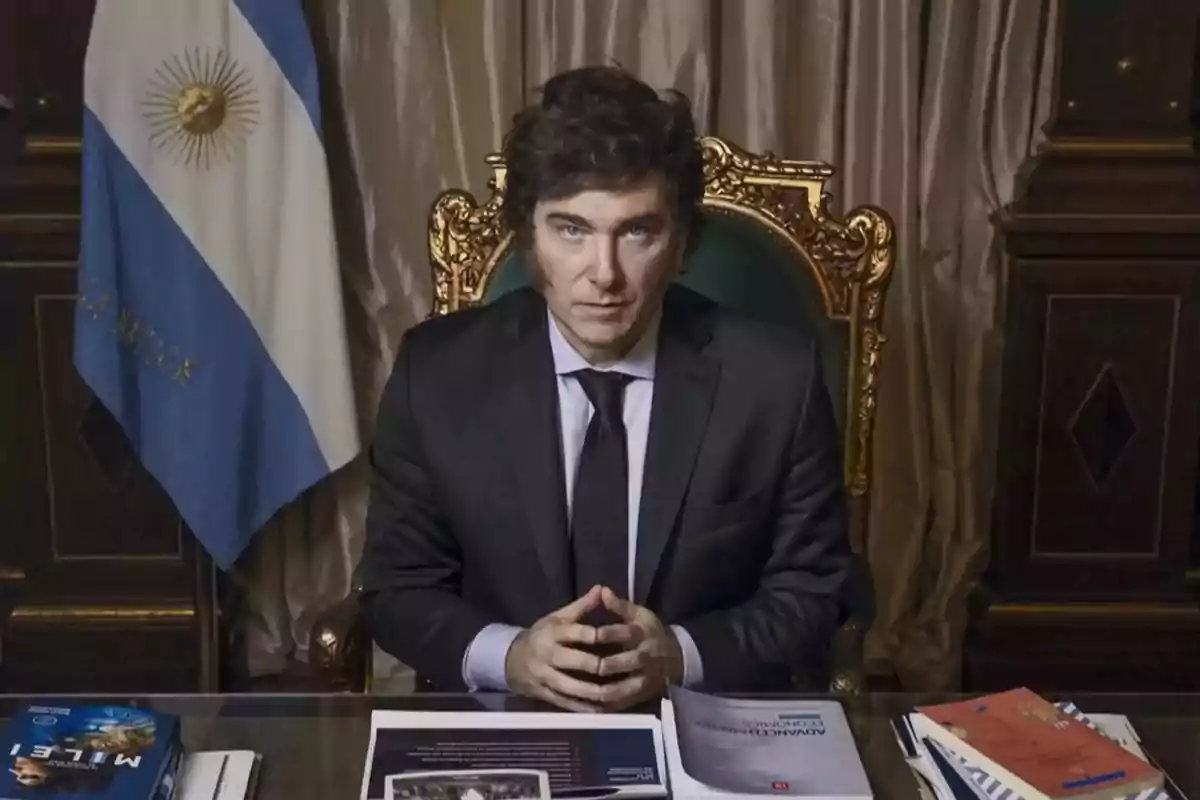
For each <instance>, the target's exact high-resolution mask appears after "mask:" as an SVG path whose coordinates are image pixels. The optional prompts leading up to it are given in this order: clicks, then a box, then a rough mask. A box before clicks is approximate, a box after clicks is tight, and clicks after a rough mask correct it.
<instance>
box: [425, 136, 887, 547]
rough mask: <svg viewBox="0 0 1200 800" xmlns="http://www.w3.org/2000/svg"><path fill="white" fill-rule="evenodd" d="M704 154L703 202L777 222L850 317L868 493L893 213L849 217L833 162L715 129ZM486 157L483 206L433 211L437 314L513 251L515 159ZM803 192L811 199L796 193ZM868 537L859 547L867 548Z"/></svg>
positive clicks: (476, 298)
mask: <svg viewBox="0 0 1200 800" xmlns="http://www.w3.org/2000/svg"><path fill="white" fill-rule="evenodd" d="M700 143H701V147H702V149H703V153H704V199H703V201H702V202H703V206H704V207H705V208H706V209H708V210H712V211H718V212H725V213H730V214H741V215H743V216H746V217H749V218H750V219H752V220H754V221H755V222H757V223H759V224H760V225H762V226H763V227H764V228H765V229H767V230H769V231H771V233H773V234H775V236H776V237H777V238H778V239H779V240H780V241H781V242H782V243H783V244H784V245H785V246H786V247H787V248H788V249H790V250H791V251H793V252H794V254H795V256H796V258H797V261H798V262H800V263H802V264H808V265H810V266H811V267H812V268H813V271H814V275H813V277H814V278H815V279H816V282H817V284H818V286H819V287H820V289H821V295H822V299H823V301H824V304H825V312H826V314H827V315H828V316H829V318H830V319H832V320H837V321H841V322H844V323H845V324H847V325H848V326H849V336H848V340H849V343H850V354H849V357H850V364H849V365H848V368H847V370H846V437H845V443H844V447H845V450H844V458H845V464H846V485H847V486H848V487H849V488H850V491H851V494H852V495H853V496H856V497H861V496H863V495H865V494H866V492H867V489H868V487H869V484H870V457H871V447H870V443H871V434H872V432H873V431H874V423H875V408H876V405H877V397H876V393H877V387H878V376H879V356H880V351H881V349H882V346H883V341H884V338H883V333H882V332H881V331H880V323H881V318H882V315H883V299H884V291H885V290H886V287H887V282H888V278H889V277H890V275H891V271H892V261H893V256H894V253H895V245H894V240H893V230H892V221H891V219H890V218H889V217H888V216H887V214H885V213H884V212H883V211H882V210H881V209H878V208H874V207H871V206H863V207H859V208H856V209H854V210H852V211H851V212H850V213H849V214H848V215H847V217H846V220H845V221H844V222H842V221H839V220H837V219H835V218H834V217H833V216H832V215H831V214H830V213H829V208H828V203H829V200H830V195H829V194H828V193H827V192H826V191H825V184H826V182H827V181H828V180H829V179H830V178H832V177H833V174H834V170H833V167H831V166H829V165H828V164H825V163H822V162H819V161H792V160H788V159H782V158H776V157H775V156H773V155H771V154H769V153H768V154H764V155H754V154H752V153H747V152H746V151H744V150H742V149H741V148H739V147H737V146H736V145H734V144H731V143H730V142H727V141H725V140H723V139H720V138H718V137H715V136H706V137H704V138H702V139H701V140H700ZM486 162H487V164H488V165H489V166H491V168H492V171H493V176H492V178H491V180H490V181H489V182H488V186H489V188H491V190H492V196H491V198H489V200H488V201H487V202H486V203H485V204H483V205H482V206H481V205H479V204H478V203H477V202H476V200H475V197H474V196H473V195H471V194H470V193H469V192H466V191H463V190H460V189H451V190H449V191H446V192H444V193H442V195H441V196H440V197H438V199H437V200H436V201H435V203H434V205H433V209H432V211H431V213H430V218H429V256H430V260H431V262H432V264H433V281H434V307H433V312H432V313H433V315H434V316H437V315H440V314H449V313H450V312H453V311H457V310H458V309H460V308H467V307H470V306H473V305H477V304H479V303H481V302H482V301H483V297H484V294H485V293H486V291H487V286H488V281H489V280H490V278H491V276H492V274H493V272H494V271H495V269H496V267H497V266H498V265H499V264H500V263H501V262H502V261H503V260H504V258H505V257H506V256H507V255H508V254H509V251H510V249H511V247H512V232H511V231H508V230H506V229H505V227H504V224H503V222H502V220H501V216H500V207H501V205H502V204H503V203H504V189H505V178H506V173H507V168H506V167H505V165H504V161H503V159H502V158H501V157H500V156H499V155H490V156H488V157H487V158H486ZM797 190H798V191H801V192H803V193H804V195H805V197H806V200H807V202H804V203H797V202H796V198H795V197H794V196H793V197H789V194H791V193H793V192H796V191H797ZM861 545H862V541H861V537H860V538H858V539H856V541H855V547H856V548H858V547H861Z"/></svg>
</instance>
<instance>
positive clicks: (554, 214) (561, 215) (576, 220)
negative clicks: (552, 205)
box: [546, 211, 592, 229]
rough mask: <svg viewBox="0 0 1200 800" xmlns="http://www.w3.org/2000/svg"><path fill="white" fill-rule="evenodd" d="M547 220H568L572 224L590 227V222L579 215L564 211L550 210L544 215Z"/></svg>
mask: <svg viewBox="0 0 1200 800" xmlns="http://www.w3.org/2000/svg"><path fill="white" fill-rule="evenodd" d="M546 220H547V221H548V222H568V223H570V224H572V225H578V226H579V227H581V228H589V229H590V228H591V227H592V223H591V222H589V221H587V220H586V219H584V218H583V217H581V216H579V215H578V214H571V213H568V212H566V211H551V212H550V213H548V214H547V215H546Z"/></svg>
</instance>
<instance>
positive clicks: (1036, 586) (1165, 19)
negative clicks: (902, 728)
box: [965, 0, 1200, 691]
mask: <svg viewBox="0 0 1200 800" xmlns="http://www.w3.org/2000/svg"><path fill="white" fill-rule="evenodd" d="M1060 11H1061V14H1062V17H1061V18H1060V20H1059V26H1060V27H1059V30H1060V32H1061V33H1060V35H1061V45H1060V49H1059V64H1058V69H1057V85H1056V92H1055V104H1054V109H1053V112H1052V115H1051V120H1050V122H1049V124H1048V126H1047V134H1048V136H1049V142H1048V144H1047V146H1046V148H1045V149H1044V151H1043V152H1042V153H1040V154H1039V155H1038V157H1037V158H1036V159H1034V160H1033V161H1032V162H1031V163H1030V164H1029V165H1028V169H1027V171H1026V174H1025V178H1024V181H1023V186H1022V188H1021V191H1020V192H1019V194H1018V197H1017V200H1016V201H1015V202H1014V203H1013V204H1012V205H1011V206H1009V207H1008V208H1006V209H1004V211H1003V213H1002V214H1001V215H999V217H998V220H997V223H998V225H999V226H1000V227H1001V229H1002V230H1003V234H1004V241H1005V247H1006V251H1007V256H1008V282H1007V287H1006V293H1007V295H1006V317H1005V323H1004V330H1005V357H1004V374H1003V381H1002V385H1003V397H1002V412H1001V420H1000V436H999V441H1000V442H1001V446H1000V448H999V451H998V459H999V463H998V465H997V485H996V492H995V495H994V517H993V519H994V524H993V535H992V539H993V541H992V561H991V566H990V569H989V571H988V574H987V576H986V579H985V582H984V589H983V591H981V592H980V594H979V597H978V598H977V600H978V601H979V602H978V606H977V609H976V614H975V615H974V619H973V622H972V626H971V629H970V632H969V636H968V641H967V648H966V653H965V656H966V658H965V665H966V675H965V678H966V683H967V684H968V685H969V686H970V687H971V688H975V689H995V688H1000V687H1007V686H1011V685H1014V684H1021V683H1024V684H1028V685H1031V686H1035V687H1038V688H1042V689H1062V690H1085V689H1093V690H1135V689H1136V690H1172V691H1180V690H1193V691H1194V690H1197V689H1200V606H1198V605H1197V593H1196V586H1195V585H1194V584H1193V583H1192V582H1191V580H1190V578H1191V577H1193V576H1194V573H1193V572H1192V570H1191V565H1192V564H1193V563H1194V562H1195V559H1196V553H1197V544H1198V543H1200V537H1198V535H1197V526H1196V520H1197V509H1196V498H1197V492H1196V486H1197V451H1198V449H1200V448H1198V443H1200V429H1198V414H1200V370H1197V365H1198V364H1200V158H1198V157H1197V152H1196V147H1195V143H1196V137H1197V125H1196V122H1197V118H1198V115H1197V108H1198V107H1200V103H1198V102H1197V99H1196V98H1197V97H1198V96H1200V94H1198V93H1197V88H1196V85H1197V72H1196V65H1197V61H1198V55H1197V31H1198V28H1200V6H1197V4H1196V3H1195V2H1194V0H1162V2H1158V3H1154V4H1146V3H1139V2H1136V0H1112V1H1111V2H1104V3H1095V2H1092V1H1091V0H1064V2H1063V3H1061V4H1060Z"/></svg>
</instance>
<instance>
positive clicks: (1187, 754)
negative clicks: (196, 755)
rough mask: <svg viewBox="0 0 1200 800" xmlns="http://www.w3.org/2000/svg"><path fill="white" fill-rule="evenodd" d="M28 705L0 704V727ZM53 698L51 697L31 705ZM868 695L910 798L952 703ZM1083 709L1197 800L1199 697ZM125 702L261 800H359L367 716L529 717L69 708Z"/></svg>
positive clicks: (863, 744) (873, 724) (202, 706)
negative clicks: (923, 722)
mask: <svg viewBox="0 0 1200 800" xmlns="http://www.w3.org/2000/svg"><path fill="white" fill-rule="evenodd" d="M29 699H32V698H23V697H14V696H11V695H9V696H6V697H3V698H0V719H3V718H7V717H8V716H9V715H10V714H11V713H12V711H13V709H14V708H16V707H18V706H19V705H20V704H21V703H23V702H26V701H28V700H29ZM38 699H39V700H52V699H53V698H38ZM953 699H956V698H953V697H934V696H929V695H905V694H874V695H866V696H863V697H861V698H857V699H856V700H853V701H850V702H849V703H848V704H847V706H846V708H847V712H848V714H849V717H850V721H851V725H852V726H853V727H854V730H855V735H856V736H857V739H858V745H859V753H860V754H861V756H862V759H863V762H864V764H865V765H866V767H867V772H868V774H869V775H870V777H871V781H872V784H873V786H874V791H875V797H876V800H892V799H893V798H895V800H910V798H911V799H915V798H917V797H918V796H919V795H918V794H917V788H916V783H915V781H914V779H913V777H912V775H911V773H910V772H909V769H908V766H907V765H906V764H905V763H904V760H903V758H902V756H901V754H900V749H899V747H898V746H897V744H896V740H895V737H894V735H893V734H892V731H891V729H890V726H889V720H891V719H892V718H894V717H895V716H896V715H897V714H900V713H902V712H904V711H907V710H910V709H911V708H912V707H913V706H914V705H918V704H922V703H927V702H942V701H947V700H953ZM1054 699H1071V700H1073V701H1074V702H1075V703H1076V704H1078V705H1079V707H1080V708H1082V709H1084V710H1085V711H1092V712H1096V713H1100V712H1111V713H1121V714H1128V715H1129V717H1130V718H1131V720H1132V721H1133V724H1134V726H1135V727H1136V729H1137V731H1138V733H1139V734H1140V735H1141V737H1142V740H1143V744H1144V746H1145V747H1146V749H1147V750H1148V752H1150V753H1151V754H1152V756H1153V757H1154V758H1155V759H1157V760H1158V761H1159V763H1160V764H1161V765H1162V766H1163V767H1164V768H1165V769H1166V770H1167V771H1168V772H1169V773H1170V775H1171V777H1172V778H1174V780H1175V781H1176V782H1177V783H1178V784H1179V785H1180V787H1181V788H1182V789H1183V790H1184V791H1185V792H1187V793H1188V794H1189V796H1191V797H1200V758H1198V757H1197V755H1198V754H1200V695H1072V696H1070V697H1069V698H1068V697H1066V696H1064V697H1060V698H1054ZM89 700H94V701H95V702H98V703H129V702H131V701H132V702H135V703H137V704H138V705H142V706H146V707H149V708H153V709H155V710H158V711H164V712H169V713H174V714H178V715H180V716H181V717H182V720H183V738H184V744H185V746H186V747H188V748H189V749H194V750H218V749H251V750H256V751H258V752H260V753H262V754H263V766H262V769H263V772H262V782H261V785H260V792H259V800H333V799H334V798H336V799H337V800H353V798H356V797H358V792H359V786H360V783H361V780H362V770H363V764H364V761H365V759H366V750H367V740H368V737H369V734H370V716H371V710H372V709H375V708H387V709H408V710H435V711H448V710H464V711H466V710H470V711H481V710H502V709H503V710H514V711H520V710H533V709H535V708H537V707H536V706H534V705H532V704H530V703H528V702H526V701H523V700H520V699H517V698H510V697H505V696H499V695H493V696H490V697H487V698H484V697H481V696H471V695H436V694H427V695H414V696H408V697H377V696H372V695H223V696H216V695H213V696H178V695H177V696H151V697H143V698H128V697H114V696H107V697H101V698H80V697H72V698H70V702H75V703H79V702H86V701H89Z"/></svg>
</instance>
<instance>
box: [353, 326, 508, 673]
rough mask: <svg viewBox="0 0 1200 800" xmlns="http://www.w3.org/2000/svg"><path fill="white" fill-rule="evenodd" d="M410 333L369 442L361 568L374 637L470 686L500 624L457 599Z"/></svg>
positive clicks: (417, 666) (455, 551)
mask: <svg viewBox="0 0 1200 800" xmlns="http://www.w3.org/2000/svg"><path fill="white" fill-rule="evenodd" d="M413 358H414V356H413V347H412V337H411V336H406V337H405V340H404V342H403V343H402V344H401V348H400V354H399V356H398V357H397V359H396V364H395V366H394V368H393V370H392V374H391V377H390V378H389V379H388V384H387V387H386V388H385V389H384V393H383V398H382V401H381V403H380V408H379V414H378V419H377V424H376V433H375V439H374V441H373V443H372V446H371V452H370V465H371V496H370V501H369V504H368V507H367V524H366V544H365V545H364V548H363V558H362V563H361V565H360V568H359V574H360V578H361V580H362V584H363V605H364V610H365V613H366V615H367V619H368V623H369V626H370V628H371V633H372V636H373V638H374V639H375V641H376V642H377V643H378V644H379V646H380V647H381V648H383V650H385V651H386V652H388V653H391V654H392V655H394V656H395V657H396V658H398V659H399V660H400V661H402V662H403V663H405V664H407V665H408V666H410V667H412V668H413V669H414V670H416V672H417V674H418V675H420V676H421V677H423V678H425V679H427V680H430V681H432V682H433V683H435V684H436V685H437V686H438V687H439V688H440V689H443V690H447V691H460V690H463V689H465V688H466V687H465V684H464V682H463V675H462V666H463V657H464V654H465V653H466V651H467V648H468V646H469V645H470V643H471V641H472V640H473V639H474V638H475V636H476V635H477V634H478V633H479V632H480V631H481V630H483V628H484V627H485V626H487V625H488V623H491V622H496V621H498V620H495V619H493V618H491V617H490V616H488V615H487V614H486V613H484V612H483V611H481V610H480V609H478V608H476V607H474V606H473V605H471V604H470V603H468V602H467V601H466V600H464V599H463V598H462V597H461V596H460V593H459V590H460V576H461V571H462V557H461V553H460V551H459V548H458V544H457V542H456V540H455V538H454V536H453V535H452V533H451V531H450V529H449V525H448V523H447V520H446V518H445V515H444V513H443V510H442V509H441V508H439V507H438V503H437V500H436V498H435V491H434V487H433V486H432V484H431V480H430V475H429V472H428V470H427V467H426V462H425V458H424V455H423V453H422V445H421V440H420V434H419V430H420V429H419V423H418V420H417V419H416V418H415V414H414V408H413V402H412V387H413V385H414V377H413Z"/></svg>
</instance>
